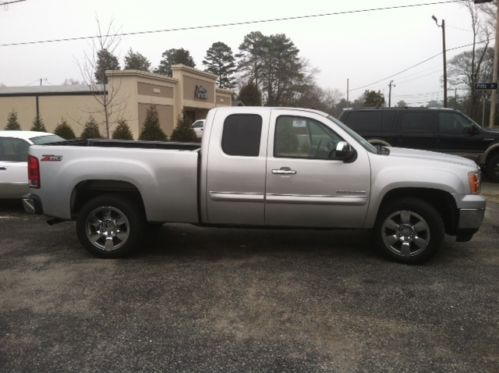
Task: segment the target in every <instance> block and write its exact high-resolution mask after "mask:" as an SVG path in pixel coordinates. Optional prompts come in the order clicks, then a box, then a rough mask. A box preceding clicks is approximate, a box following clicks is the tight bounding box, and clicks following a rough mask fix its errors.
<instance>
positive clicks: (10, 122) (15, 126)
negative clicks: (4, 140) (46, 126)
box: [5, 111, 21, 131]
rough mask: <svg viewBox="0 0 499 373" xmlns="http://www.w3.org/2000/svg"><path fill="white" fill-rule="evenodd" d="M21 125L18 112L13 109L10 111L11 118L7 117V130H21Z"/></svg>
mask: <svg viewBox="0 0 499 373" xmlns="http://www.w3.org/2000/svg"><path fill="white" fill-rule="evenodd" d="M20 129H21V126H20V124H19V122H18V121H17V113H16V112H15V111H11V112H10V113H9V118H8V119H7V125H6V126H5V130H6V131H19V130H20Z"/></svg>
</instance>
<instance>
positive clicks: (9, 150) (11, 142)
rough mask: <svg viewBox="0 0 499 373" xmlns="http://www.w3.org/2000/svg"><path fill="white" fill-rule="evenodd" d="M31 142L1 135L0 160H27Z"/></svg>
mask: <svg viewBox="0 0 499 373" xmlns="http://www.w3.org/2000/svg"><path fill="white" fill-rule="evenodd" d="M28 150H29V144H28V143H27V142H26V141H24V140H21V139H13V138H9V137H4V138H2V137H0V161H5V162H26V161H27V158H28Z"/></svg>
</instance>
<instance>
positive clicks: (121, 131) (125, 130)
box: [113, 119, 133, 140]
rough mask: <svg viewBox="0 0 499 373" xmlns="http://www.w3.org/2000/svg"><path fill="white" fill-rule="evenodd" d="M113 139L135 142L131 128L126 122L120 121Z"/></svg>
mask: <svg viewBox="0 0 499 373" xmlns="http://www.w3.org/2000/svg"><path fill="white" fill-rule="evenodd" d="M113 139H115V140H133V135H132V132H131V131H130V127H128V124H127V122H126V120H124V119H120V120H119V121H118V125H117V126H116V129H115V130H114V132H113Z"/></svg>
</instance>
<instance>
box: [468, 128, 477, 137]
mask: <svg viewBox="0 0 499 373" xmlns="http://www.w3.org/2000/svg"><path fill="white" fill-rule="evenodd" d="M478 132H479V130H478V128H476V127H475V126H471V127H470V128H468V135H470V136H475V135H478Z"/></svg>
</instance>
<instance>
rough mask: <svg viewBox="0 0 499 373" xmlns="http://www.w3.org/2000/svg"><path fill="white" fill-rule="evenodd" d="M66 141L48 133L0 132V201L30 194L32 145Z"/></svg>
mask: <svg viewBox="0 0 499 373" xmlns="http://www.w3.org/2000/svg"><path fill="white" fill-rule="evenodd" d="M58 141H64V139H63V138H62V137H59V136H57V135H54V134H52V133H47V132H33V131H0V199H17V198H21V196H22V195H23V194H26V193H28V191H29V188H28V165H27V158H28V150H29V147H30V145H32V144H36V145H43V144H48V143H52V142H58Z"/></svg>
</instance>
